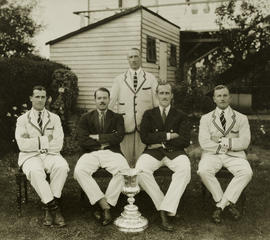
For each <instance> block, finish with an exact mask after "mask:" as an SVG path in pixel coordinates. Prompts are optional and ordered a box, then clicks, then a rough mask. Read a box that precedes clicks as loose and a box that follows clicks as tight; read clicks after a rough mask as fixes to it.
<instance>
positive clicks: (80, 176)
mask: <svg viewBox="0 0 270 240" xmlns="http://www.w3.org/2000/svg"><path fill="white" fill-rule="evenodd" d="M100 167H101V168H105V169H106V170H107V171H108V172H109V173H111V174H112V175H113V176H112V179H111V181H110V182H109V185H108V187H107V190H106V193H105V194H103V192H102V191H101V190H100V188H99V186H98V184H97V182H96V181H95V179H94V178H93V177H92V174H93V173H94V172H96V171H97V170H98V169H99V168H100ZM127 168H129V166H128V163H127V161H126V159H125V158H124V157H123V156H122V155H121V154H120V153H115V152H112V151H111V150H99V151H94V152H91V153H85V154H84V155H82V156H81V157H80V159H79V160H78V162H77V164H76V166H75V170H74V178H75V179H76V180H77V181H78V183H79V184H80V186H81V188H82V189H83V191H84V192H85V193H86V195H87V197H88V199H89V201H90V203H91V204H92V205H93V204H95V203H96V202H97V201H99V200H100V199H102V198H104V197H105V198H106V200H107V202H108V203H109V204H110V205H112V206H115V205H116V203H117V200H118V198H119V195H120V193H121V191H122V189H123V185H124V179H123V176H122V175H120V174H119V171H121V170H123V169H127Z"/></svg>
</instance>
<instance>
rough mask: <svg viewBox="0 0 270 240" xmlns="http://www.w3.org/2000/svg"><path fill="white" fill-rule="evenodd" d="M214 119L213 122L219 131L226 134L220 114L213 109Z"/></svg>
mask: <svg viewBox="0 0 270 240" xmlns="http://www.w3.org/2000/svg"><path fill="white" fill-rule="evenodd" d="M212 119H213V120H212V122H213V124H214V126H215V127H216V129H217V130H218V131H220V132H221V133H222V135H224V136H225V131H224V129H223V127H222V125H221V122H220V119H219V116H218V114H217V111H216V110H214V111H213V114H212Z"/></svg>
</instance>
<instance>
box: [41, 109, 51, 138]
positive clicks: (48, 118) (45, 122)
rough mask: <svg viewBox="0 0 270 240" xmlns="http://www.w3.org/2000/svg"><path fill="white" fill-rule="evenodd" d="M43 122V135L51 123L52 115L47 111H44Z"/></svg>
mask: <svg viewBox="0 0 270 240" xmlns="http://www.w3.org/2000/svg"><path fill="white" fill-rule="evenodd" d="M42 121H43V123H42V133H44V131H45V129H46V127H47V125H48V124H49V122H50V121H51V115H50V113H49V112H48V111H47V110H45V111H44V114H43V119H42Z"/></svg>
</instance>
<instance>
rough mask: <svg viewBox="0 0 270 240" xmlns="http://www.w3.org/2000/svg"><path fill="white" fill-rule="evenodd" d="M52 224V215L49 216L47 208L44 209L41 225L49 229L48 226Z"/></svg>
mask: <svg viewBox="0 0 270 240" xmlns="http://www.w3.org/2000/svg"><path fill="white" fill-rule="evenodd" d="M52 224H53V217H52V214H51V212H50V210H49V208H45V213H44V219H43V225H44V226H48V227H49V226H52Z"/></svg>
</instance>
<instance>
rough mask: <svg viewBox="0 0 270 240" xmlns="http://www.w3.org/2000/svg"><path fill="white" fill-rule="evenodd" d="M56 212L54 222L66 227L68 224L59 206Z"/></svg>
mask: <svg viewBox="0 0 270 240" xmlns="http://www.w3.org/2000/svg"><path fill="white" fill-rule="evenodd" d="M53 213H54V214H53V215H54V224H55V225H57V226H58V227H64V226H66V223H65V219H64V217H63V216H62V213H61V210H60V208H57V209H56V210H54V212H53Z"/></svg>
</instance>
